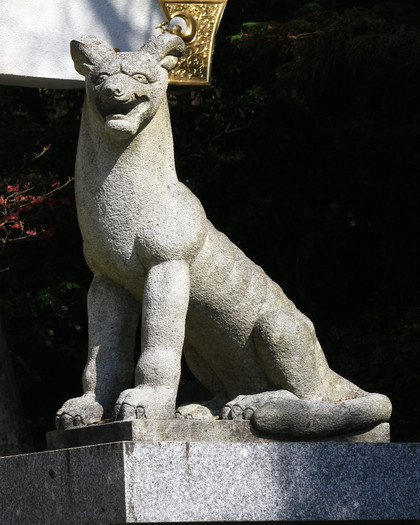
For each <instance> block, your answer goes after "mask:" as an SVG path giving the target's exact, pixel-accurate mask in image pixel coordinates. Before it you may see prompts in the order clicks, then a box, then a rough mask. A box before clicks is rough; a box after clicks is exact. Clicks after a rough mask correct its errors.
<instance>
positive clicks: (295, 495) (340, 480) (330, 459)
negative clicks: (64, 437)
mask: <svg viewBox="0 0 420 525" xmlns="http://www.w3.org/2000/svg"><path fill="white" fill-rule="evenodd" d="M419 452H420V444H418V443H170V442H161V443H141V442H119V443H113V444H105V445H95V446H88V447H80V448H74V449H65V450H57V451H51V452H44V453H39V454H27V455H22V456H13V457H8V458H1V459H0V508H1V510H2V512H1V514H2V517H1V523H2V524H4V525H9V524H19V525H26V524H31V525H33V524H35V525H36V524H43V525H48V524H54V525H60V524H66V525H67V524H78V525H80V524H87V523H89V524H111V523H114V524H117V523H120V524H121V523H150V522H188V521H189V522H200V521H306V520H308V521H317V520H319V521H338V520H345V521H351V520H394V521H396V520H397V521H402V520H414V519H419V518H420V503H419V494H420V468H419V467H420V453H419Z"/></svg>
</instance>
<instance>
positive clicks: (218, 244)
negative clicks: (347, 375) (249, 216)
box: [57, 33, 391, 437]
mask: <svg viewBox="0 0 420 525" xmlns="http://www.w3.org/2000/svg"><path fill="white" fill-rule="evenodd" d="M184 48H185V46H184V43H183V41H182V39H181V38H179V37H177V36H175V35H172V34H169V33H165V34H161V35H159V36H156V37H154V38H152V39H151V40H149V41H148V42H146V44H145V45H144V46H143V47H142V48H141V49H140V50H139V51H136V52H116V51H115V50H114V49H113V48H112V47H111V46H110V45H108V44H106V43H104V42H102V41H99V40H98V39H96V38H95V37H92V36H89V37H85V38H82V39H81V40H80V41H73V42H72V43H71V53H72V57H73V60H74V63H75V68H76V70H77V71H78V72H79V73H80V74H82V75H83V76H85V77H86V99H85V105H84V109H83V116H82V123H81V129H80V137H79V146H78V153H77V160H76V178H75V181H76V182H75V185H76V202H77V212H78V218H79V223H80V229H81V232H82V236H83V241H84V253H85V257H86V261H87V263H88V265H89V267H90V268H91V270H92V272H93V274H94V278H93V282H92V285H91V287H90V290H89V294H88V316H89V348H88V358H87V364H86V367H85V370H84V373H83V388H84V393H83V395H82V396H81V397H78V398H75V399H70V400H69V401H67V402H66V403H65V404H64V405H63V407H62V408H61V409H60V410H59V411H58V413H57V427H58V428H64V429H66V428H71V427H74V426H81V425H88V424H91V423H93V422H97V421H100V420H102V419H104V418H109V417H113V418H114V419H115V420H124V419H134V418H140V419H142V418H146V419H169V418H174V417H180V418H190V419H207V418H220V419H251V423H252V424H253V425H254V426H255V427H256V428H257V429H259V430H260V431H262V432H264V433H268V434H277V435H284V436H294V437H305V436H306V437H307V436H310V437H314V436H315V437H317V436H320V437H321V436H329V435H334V434H342V433H344V432H351V431H356V430H360V429H369V428H372V427H373V426H375V425H377V424H379V423H381V422H385V421H387V420H388V419H389V417H390V414H391V403H390V401H389V399H388V398H387V397H386V396H383V395H380V394H371V393H367V392H365V391H363V390H362V389H361V388H359V387H357V386H356V385H354V384H352V383H351V382H349V381H347V380H346V379H344V378H343V377H341V376H339V375H338V374H336V373H335V372H333V371H332V370H331V369H330V367H329V366H328V363H327V360H326V358H325V356H324V352H323V351H322V349H321V346H320V344H319V342H318V340H317V337H316V334H315V330H314V327H313V325H312V323H311V321H310V320H309V319H308V318H307V317H305V316H304V315H303V314H302V313H301V312H300V311H299V310H298V309H297V308H296V306H295V305H294V304H293V303H292V301H290V300H289V299H288V298H287V297H286V296H285V294H284V293H283V291H282V290H281V288H280V287H279V286H278V285H277V284H276V283H274V282H273V281H272V280H271V279H270V278H269V277H268V276H267V275H266V274H265V273H264V271H263V270H262V269H261V268H260V267H259V266H257V265H256V264H254V263H253V262H252V261H250V260H249V259H248V258H247V257H246V256H245V255H244V253H243V252H242V251H241V250H240V249H239V248H237V247H236V246H235V245H234V244H233V243H232V242H230V241H229V239H228V238H227V237H226V236H225V235H223V233H220V232H219V231H217V230H216V229H215V228H214V226H213V225H212V224H211V223H210V222H209V221H208V220H207V218H206V215H205V212H204V210H203V208H202V206H201V204H200V202H199V200H198V199H197V198H196V197H195V196H194V195H193V194H192V193H191V192H190V190H189V189H188V188H187V187H186V186H184V185H183V184H182V183H181V182H179V181H178V179H177V176H176V171H175V163H174V153H173V140H172V132H171V123H170V118H169V111H168V104H167V96H166V91H167V85H168V73H169V72H170V71H171V69H172V68H174V66H175V65H176V63H177V60H178V58H179V57H180V56H182V54H183V52H184ZM139 322H141V351H140V358H139V360H138V362H137V364H136V365H135V364H134V346H135V337H136V331H137V327H138V325H139ZM182 352H184V354H185V357H186V360H187V362H188V365H189V367H190V369H191V371H192V372H193V374H194V375H195V376H196V378H197V379H198V380H199V381H200V382H201V383H202V384H203V385H204V386H205V387H206V388H207V389H208V390H209V391H210V392H211V393H212V395H213V399H211V400H210V401H209V402H207V403H194V404H190V405H185V406H180V407H176V406H175V400H176V396H177V390H178V384H179V379H180V373H181V355H182ZM133 372H134V384H133Z"/></svg>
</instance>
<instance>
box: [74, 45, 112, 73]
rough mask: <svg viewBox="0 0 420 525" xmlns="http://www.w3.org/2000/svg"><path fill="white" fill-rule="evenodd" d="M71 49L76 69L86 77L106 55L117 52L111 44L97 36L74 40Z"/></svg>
mask: <svg viewBox="0 0 420 525" xmlns="http://www.w3.org/2000/svg"><path fill="white" fill-rule="evenodd" d="M70 51H71V57H72V59H73V62H74V67H75V69H76V71H77V72H78V73H80V74H81V75H83V76H84V77H85V76H86V75H87V74H88V73H89V71H90V70H91V69H92V67H93V66H94V64H95V63H96V62H98V60H100V59H102V58H103V57H104V55H109V54H110V53H115V50H114V49H113V48H112V47H111V46H110V45H109V44H107V43H106V42H103V41H102V40H99V39H98V38H96V37H95V36H84V37H82V38H81V39H80V40H72V41H71V42H70Z"/></svg>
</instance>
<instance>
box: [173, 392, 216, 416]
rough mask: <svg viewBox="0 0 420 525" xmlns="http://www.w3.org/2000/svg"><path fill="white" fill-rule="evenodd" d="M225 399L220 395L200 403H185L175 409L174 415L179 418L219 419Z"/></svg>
mask: <svg viewBox="0 0 420 525" xmlns="http://www.w3.org/2000/svg"><path fill="white" fill-rule="evenodd" d="M225 402H226V400H225V399H224V398H223V399H222V398H220V397H215V398H213V399H210V401H203V402H201V403H186V404H185V405H181V406H179V407H178V408H177V409H176V412H175V417H177V418H179V419H199V420H203V419H219V417H220V414H221V411H222V408H223V405H224V404H225Z"/></svg>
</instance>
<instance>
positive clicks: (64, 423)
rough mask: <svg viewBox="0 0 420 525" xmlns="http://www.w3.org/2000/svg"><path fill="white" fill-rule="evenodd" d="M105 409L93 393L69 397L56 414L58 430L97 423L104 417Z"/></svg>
mask: <svg viewBox="0 0 420 525" xmlns="http://www.w3.org/2000/svg"><path fill="white" fill-rule="evenodd" d="M103 412H104V409H103V407H102V405H100V404H99V403H98V402H97V401H96V400H95V396H94V395H93V394H85V395H83V396H80V397H75V398H73V399H69V400H68V401H66V402H65V403H64V405H63V406H62V407H61V408H60V410H59V411H58V412H57V414H56V416H55V426H56V428H57V430H66V429H68V428H73V427H81V426H85V425H89V424H90V423H95V422H97V421H100V420H101V419H102V415H103Z"/></svg>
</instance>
